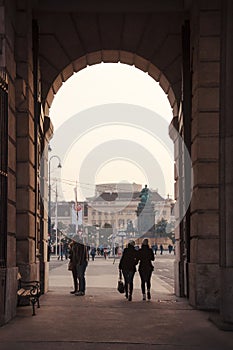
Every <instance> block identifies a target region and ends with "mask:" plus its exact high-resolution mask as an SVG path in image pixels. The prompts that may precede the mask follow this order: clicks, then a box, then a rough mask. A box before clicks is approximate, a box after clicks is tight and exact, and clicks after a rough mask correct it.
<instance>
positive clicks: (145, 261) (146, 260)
mask: <svg viewBox="0 0 233 350" xmlns="http://www.w3.org/2000/svg"><path fill="white" fill-rule="evenodd" d="M138 258H139V260H140V263H139V269H138V270H139V271H152V270H153V269H154V267H153V265H152V262H151V261H154V260H155V256H154V253H153V250H152V249H151V248H150V247H149V246H148V245H142V248H141V249H139V251H138Z"/></svg>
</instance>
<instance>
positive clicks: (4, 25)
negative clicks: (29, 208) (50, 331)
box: [0, 1, 18, 325]
mask: <svg viewBox="0 0 233 350" xmlns="http://www.w3.org/2000/svg"><path fill="white" fill-rule="evenodd" d="M1 4H2V2H1ZM14 23H15V16H14V4H13V3H12V1H8V2H5V6H0V36H1V39H2V40H1V44H0V45H1V47H0V70H1V78H2V80H3V81H4V83H5V87H6V90H7V88H8V92H6V94H8V101H7V100H6V101H5V102H4V105H5V106H3V105H1V109H2V110H1V112H3V108H4V109H5V111H4V112H3V113H6V115H5V117H6V118H7V119H8V130H7V134H6V135H5V136H6V140H7V141H6V143H7V144H6V150H5V151H6V153H7V154H8V156H7V164H6V172H7V188H6V192H7V193H6V195H7V199H6V208H4V209H5V213H6V215H7V219H6V220H7V224H6V227H5V230H6V232H1V233H0V234H1V235H4V236H5V237H6V240H4V245H6V246H5V247H4V249H5V251H6V261H4V263H3V261H2V262H1V266H0V304H1V305H0V325H2V324H4V323H6V322H8V321H10V319H11V318H13V317H14V316H15V314H16V302H17V300H16V291H17V272H18V269H17V267H16V238H15V233H16V120H15V87H14V81H15V76H16V69H15V61H14ZM2 117H3V118H4V116H2ZM1 141H2V140H1ZM2 156H4V155H3V154H2ZM1 248H2V247H1Z"/></svg>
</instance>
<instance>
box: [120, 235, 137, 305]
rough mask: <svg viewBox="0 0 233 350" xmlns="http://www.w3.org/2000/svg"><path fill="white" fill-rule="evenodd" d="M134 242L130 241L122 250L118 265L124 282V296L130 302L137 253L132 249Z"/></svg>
mask: <svg viewBox="0 0 233 350" xmlns="http://www.w3.org/2000/svg"><path fill="white" fill-rule="evenodd" d="M134 246H135V242H134V241H131V242H130V243H129V244H128V247H127V248H125V249H124V251H123V255H122V257H121V260H120V263H119V270H122V273H123V276H124V280H125V296H126V298H127V299H128V300H129V301H131V300H132V294H133V279H134V274H135V272H136V265H137V263H138V252H137V251H136V250H135V248H134Z"/></svg>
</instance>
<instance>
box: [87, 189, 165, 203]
mask: <svg viewBox="0 0 233 350" xmlns="http://www.w3.org/2000/svg"><path fill="white" fill-rule="evenodd" d="M140 194H141V192H120V193H118V192H102V193H101V194H99V195H97V196H93V197H88V198H87V202H104V201H107V202H114V201H138V202H139V201H140ZM150 198H151V200H152V201H153V202H159V201H164V198H163V197H161V196H160V194H159V193H158V192H157V191H150Z"/></svg>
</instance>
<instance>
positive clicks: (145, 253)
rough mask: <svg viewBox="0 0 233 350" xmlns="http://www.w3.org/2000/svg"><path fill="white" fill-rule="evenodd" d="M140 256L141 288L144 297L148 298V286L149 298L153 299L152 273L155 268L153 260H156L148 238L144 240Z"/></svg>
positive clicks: (144, 298)
mask: <svg viewBox="0 0 233 350" xmlns="http://www.w3.org/2000/svg"><path fill="white" fill-rule="evenodd" d="M138 258H139V261H140V262H139V269H138V271H139V275H140V278H141V290H142V298H143V300H146V287H147V299H148V300H150V299H151V292H150V288H151V275H152V271H153V270H154V266H153V264H152V261H154V260H155V256H154V253H153V250H152V249H151V248H150V247H149V244H148V239H147V238H145V239H144V240H143V242H142V247H141V249H139V251H138Z"/></svg>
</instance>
